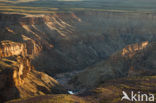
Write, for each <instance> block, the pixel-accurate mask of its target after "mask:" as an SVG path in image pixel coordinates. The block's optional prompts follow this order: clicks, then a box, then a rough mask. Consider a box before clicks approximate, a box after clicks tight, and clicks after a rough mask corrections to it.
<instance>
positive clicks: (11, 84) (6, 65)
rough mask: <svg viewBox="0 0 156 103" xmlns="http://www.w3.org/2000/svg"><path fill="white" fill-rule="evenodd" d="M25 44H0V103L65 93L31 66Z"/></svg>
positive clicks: (50, 78) (58, 85) (4, 42)
mask: <svg viewBox="0 0 156 103" xmlns="http://www.w3.org/2000/svg"><path fill="white" fill-rule="evenodd" d="M26 47H27V46H26V44H24V43H19V42H12V41H2V42H1V44H0V50H1V53H0V57H1V59H0V91H1V92H0V98H1V99H0V102H4V101H8V100H11V99H16V98H25V97H29V96H37V95H44V94H52V93H53V94H56V93H66V90H65V89H64V88H63V87H62V86H61V85H60V84H59V83H58V82H57V81H56V80H55V79H53V78H52V77H50V76H48V75H47V74H45V73H42V72H38V71H36V70H35V68H34V67H33V66H32V65H31V58H30V56H29V55H28V54H27V48H26Z"/></svg>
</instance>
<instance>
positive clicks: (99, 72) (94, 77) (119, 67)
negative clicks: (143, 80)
mask: <svg viewBox="0 0 156 103" xmlns="http://www.w3.org/2000/svg"><path fill="white" fill-rule="evenodd" d="M155 47H156V43H155V42H153V43H149V42H148V41H146V42H142V43H136V44H132V45H128V46H126V47H125V48H124V49H122V50H121V51H119V52H116V53H114V54H113V55H112V56H110V57H109V58H108V59H107V60H104V61H101V62H99V63H97V64H95V65H92V66H90V67H88V68H87V69H85V70H84V71H82V72H81V73H78V74H77V76H75V77H74V78H73V80H71V83H73V82H75V87H78V88H79V89H83V88H93V87H96V86H98V85H100V84H102V83H105V81H107V80H111V79H116V78H122V77H136V76H137V77H138V76H152V75H155V74H156V71H155V68H156V63H155V57H156V48H155Z"/></svg>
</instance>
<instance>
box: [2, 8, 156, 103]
mask: <svg viewBox="0 0 156 103" xmlns="http://www.w3.org/2000/svg"><path fill="white" fill-rule="evenodd" d="M95 18H96V19H95ZM0 21H1V22H0V41H1V43H0V58H1V59H0V79H1V82H2V83H0V91H1V92H0V97H1V98H2V99H1V101H2V102H3V101H8V100H11V99H16V98H22V99H23V98H24V99H23V100H24V101H23V100H21V99H20V100H19V101H21V102H22V101H23V102H30V103H31V102H32V101H33V102H34V103H35V102H38V101H37V100H38V98H40V97H41V100H43V103H44V102H51V101H53V102H54V103H55V102H56V101H57V100H58V101H67V103H68V102H69V101H70V102H71V103H72V102H73V103H74V102H78V103H79V102H80V103H81V102H82V103H88V102H89V103H98V102H99V103H103V102H104V101H105V100H106V99H110V98H112V97H114V96H116V95H113V94H112V92H114V91H113V90H114V89H113V90H108V89H107V87H108V88H109V87H111V86H112V85H113V83H114V82H115V83H116V85H115V86H114V88H115V91H118V90H119V89H120V90H119V91H118V93H120V92H121V88H122V86H121V87H120V85H121V83H120V78H125V79H124V80H123V82H124V84H123V85H126V86H131V81H129V79H130V78H132V77H144V76H148V77H147V79H148V78H151V81H152V83H151V84H153V85H154V83H155V82H154V81H155V79H154V75H155V73H156V71H155V68H156V65H155V64H156V63H155V54H156V53H155V47H156V46H155V41H156V35H155V33H156V30H155V28H156V25H155V24H156V15H155V14H154V13H136V12H130V13H127V12H113V11H109V12H108V11H76V12H68V13H53V14H47V15H43V14H38V15H37V14H36V15H34V14H13V13H9V14H6V13H1V14H0ZM39 71H40V72H39ZM45 73H47V74H48V75H50V76H52V77H54V78H56V79H57V80H58V81H56V80H55V79H53V78H52V77H50V76H48V75H47V74H45ZM112 79H113V80H114V79H115V80H114V81H113V82H112V81H111V80H112ZM140 80H141V81H143V84H142V85H143V86H144V85H146V81H144V79H142V78H140ZM121 81H122V79H121ZM58 82H60V83H58ZM132 82H134V83H136V82H137V81H135V79H132ZM60 84H62V85H63V86H64V87H62V86H61V85H60ZM105 85H106V86H105ZM135 86H136V87H137V84H136V85H135ZM64 88H66V89H68V90H73V91H74V92H76V93H77V96H74V95H66V93H67V90H65V89H64ZM96 88H97V90H99V89H98V88H101V89H100V92H95V91H96ZM103 88H104V89H103ZM151 88H153V87H151ZM109 89H110V88H109ZM91 90H93V91H91ZM94 90H95V91H94ZM101 90H102V91H101ZM149 90H150V86H149ZM108 91H109V92H110V98H107V95H106V96H104V94H105V93H106V92H108ZM151 91H152V90H151ZM152 92H154V89H153V91H152ZM45 94H51V95H45ZM56 94H58V95H56ZM61 94H62V95H61ZM37 95H44V96H37ZM30 96H37V97H32V98H28V100H27V99H26V100H25V98H26V97H30ZM81 96H84V97H81ZM98 96H100V97H99V98H98ZM102 96H103V97H102ZM116 97H117V98H118V99H119V95H117V96H116ZM11 102H12V101H11ZM14 102H15V103H16V100H15V101H13V103H14ZM17 102H18V100H17ZM113 102H114V101H110V100H108V103H113ZM41 103H42V101H41ZM114 103H116V102H114Z"/></svg>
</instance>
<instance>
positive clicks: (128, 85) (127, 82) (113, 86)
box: [81, 76, 156, 103]
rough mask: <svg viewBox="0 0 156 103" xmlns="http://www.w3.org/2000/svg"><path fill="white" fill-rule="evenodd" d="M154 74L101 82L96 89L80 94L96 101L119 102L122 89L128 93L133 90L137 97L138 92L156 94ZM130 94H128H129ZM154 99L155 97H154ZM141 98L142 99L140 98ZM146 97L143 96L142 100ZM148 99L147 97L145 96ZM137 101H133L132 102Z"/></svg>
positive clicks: (103, 102) (127, 102) (130, 102)
mask: <svg viewBox="0 0 156 103" xmlns="http://www.w3.org/2000/svg"><path fill="white" fill-rule="evenodd" d="M155 83H156V76H141V77H128V78H127V77H126V78H122V79H114V80H110V81H107V82H105V83H102V84H101V85H100V86H98V87H97V88H96V89H93V90H90V91H89V92H85V93H83V94H82V95H81V96H83V97H88V98H90V100H97V101H96V103H121V99H122V97H123V93H122V91H125V92H126V93H127V94H128V95H129V94H131V92H132V91H133V92H134V94H136V98H137V97H138V95H139V94H138V93H140V94H147V95H148V96H149V94H153V95H155V94H156V92H155V91H156V88H155V86H156V85H155ZM129 96H130V95H129ZM154 99H156V98H154ZM141 100H142V99H141ZM145 100H146V98H143V101H141V103H146V102H144V101H145ZM147 100H148V98H147ZM122 102H123V103H132V101H128V100H123V101H122ZM135 102H137V101H134V103H135Z"/></svg>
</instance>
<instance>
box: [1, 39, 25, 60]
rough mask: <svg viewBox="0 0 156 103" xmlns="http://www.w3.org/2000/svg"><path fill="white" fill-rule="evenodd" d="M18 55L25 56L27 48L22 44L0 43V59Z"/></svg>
mask: <svg viewBox="0 0 156 103" xmlns="http://www.w3.org/2000/svg"><path fill="white" fill-rule="evenodd" d="M18 55H22V56H27V48H26V45H25V44H24V43H16V42H12V41H1V43H0V58H3V57H10V56H18Z"/></svg>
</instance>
